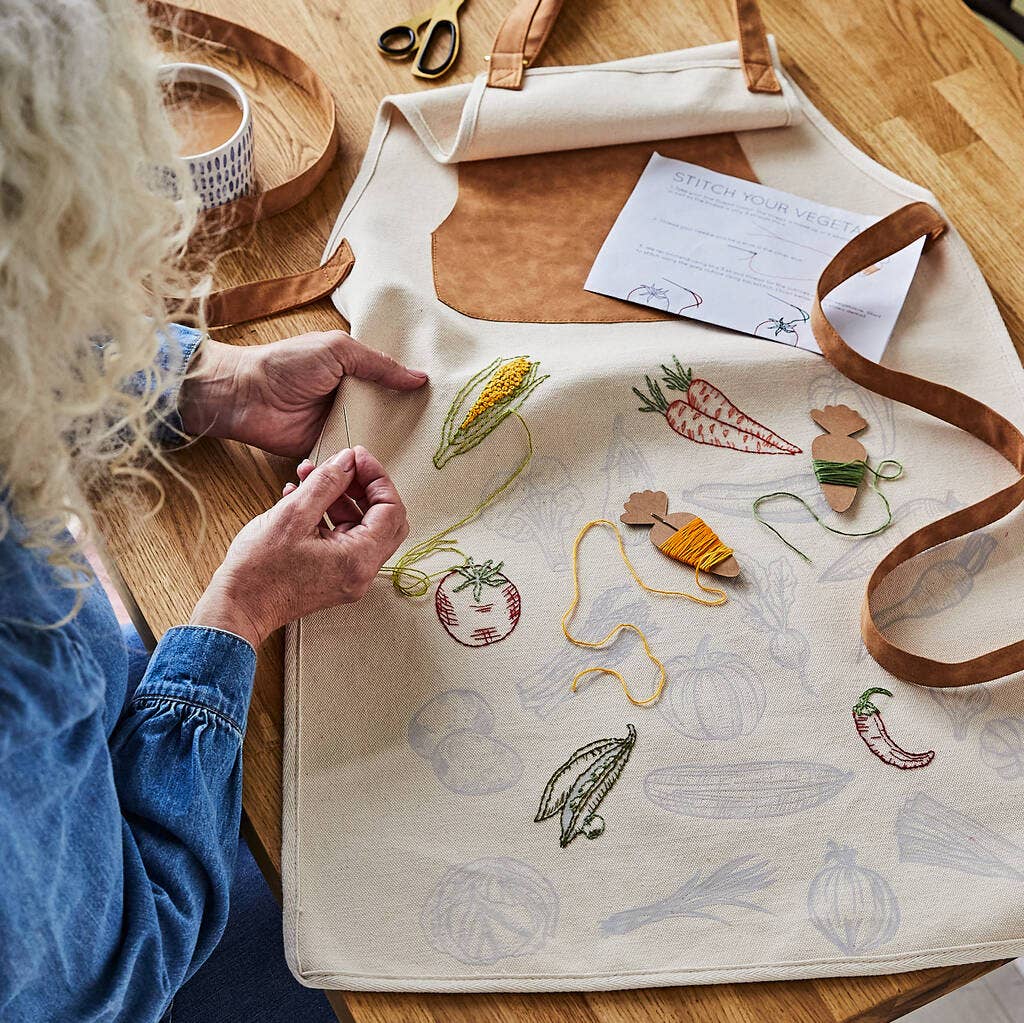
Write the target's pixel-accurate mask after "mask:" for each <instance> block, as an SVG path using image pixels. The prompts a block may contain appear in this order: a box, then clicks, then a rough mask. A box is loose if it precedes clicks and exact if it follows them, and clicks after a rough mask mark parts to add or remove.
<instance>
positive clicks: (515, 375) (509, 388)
mask: <svg viewBox="0 0 1024 1023" xmlns="http://www.w3.org/2000/svg"><path fill="white" fill-rule="evenodd" d="M529 372H530V360H529V359H527V358H526V356H524V355H519V356H517V357H516V358H514V359H513V360H512V361H511V362H507V363H505V365H504V366H501V367H500V368H499V369H498V371H497V372H496V373H495V374H494V376H493V377H491V379H490V380H489V381H488V382H487V386H486V387H485V388H484V389H483V390H482V391H481V392H480V397H479V398H477V400H476V402H475V403H474V405H473V407H472V408H471V409H470V410H469V411H468V412H467V413H466V418H465V419H463V420H462V425H461V426H460V427H459V429H460V430H465V429H466V427H468V426H469V425H470V424H471V423H472V422H473V420H474V419H477V418H478V417H479V416H481V415H482V414H483V413H484V412H486V411H487V410H488V409H489V408H493V407H494V406H495V405H497V404H498V402H500V401H504V400H505V399H506V398H509V397H510V396H511V395H513V394H515V393H516V391H518V390H519V387H520V385H521V384H522V382H523V381H524V380H525V379H526V374H527V373H529Z"/></svg>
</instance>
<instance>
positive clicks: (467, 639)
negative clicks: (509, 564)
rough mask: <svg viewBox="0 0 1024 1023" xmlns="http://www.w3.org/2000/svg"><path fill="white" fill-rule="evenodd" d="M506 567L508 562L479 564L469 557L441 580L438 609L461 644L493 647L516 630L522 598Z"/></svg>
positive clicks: (445, 625) (437, 597) (437, 593)
mask: <svg viewBox="0 0 1024 1023" xmlns="http://www.w3.org/2000/svg"><path fill="white" fill-rule="evenodd" d="M504 567H505V562H504V561H499V562H498V563H497V564H495V563H494V562H493V561H490V560H488V561H484V562H482V563H481V564H477V563H476V562H475V561H474V560H473V559H472V558H467V559H466V561H465V563H464V564H462V565H458V566H457V567H455V568H453V569H452V570H451V571H450V572H448V573H447V574H446V575H445V576H444V577H443V578H442V579H441V580H440V581H439V582H438V584H437V590H436V591H435V593H434V609H435V610H436V612H437V617H438V619H439V620H440V622H441V625H442V626H443V627H444V630H445V632H447V633H448V635H449V636H451V637H452V639H454V640H455V641H456V642H457V643H461V644H462V645H463V646H466V647H483V646H490V645H491V644H492V643H498V642H500V641H501V640H503V639H507V638H508V637H509V636H511V635H512V633H513V632H514V631H515V628H516V626H517V625H518V624H519V618H520V615H521V613H522V599H521V597H520V595H519V589H518V588H517V587H516V585H515V583H513V582H512V581H511V580H510V579H509V578H508V576H507V575H505V573H504V571H503V569H504ZM495 591H497V592H495Z"/></svg>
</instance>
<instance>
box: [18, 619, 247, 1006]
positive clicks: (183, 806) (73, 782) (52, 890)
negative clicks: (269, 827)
mask: <svg viewBox="0 0 1024 1023" xmlns="http://www.w3.org/2000/svg"><path fill="white" fill-rule="evenodd" d="M30 632H33V633H34V634H35V635H34V638H33V636H32V635H30V634H29V633H30ZM5 634H6V637H7V638H6V639H5ZM255 660H256V657H255V653H254V651H253V649H252V647H251V646H250V645H249V644H248V643H246V642H245V641H244V640H242V639H240V638H239V637H237V636H234V635H232V634H230V633H227V632H221V631H219V630H217V629H208V628H198V627H192V626H184V627H181V628H175V629H171V630H170V631H169V632H168V633H167V634H166V635H165V636H164V637H163V639H162V640H161V641H160V644H159V646H158V647H157V649H156V652H155V653H154V654H153V657H152V660H151V662H150V665H149V668H148V670H147V672H146V674H145V676H144V678H143V680H142V682H141V683H140V684H139V686H138V688H137V689H136V691H135V694H134V696H132V698H131V699H130V701H129V702H128V703H127V705H126V706H125V709H124V712H123V713H122V715H121V717H120V719H119V721H118V723H117V724H116V725H115V727H114V730H113V732H112V733H111V734H110V735H109V736H108V735H107V734H106V732H105V728H104V724H103V713H102V700H99V701H97V700H96V699H95V698H93V699H90V698H89V693H90V691H92V692H93V694H94V696H95V690H96V688H97V687H96V685H95V680H94V679H92V678H91V677H90V671H89V665H90V658H89V655H88V651H84V650H83V649H82V648H81V646H80V645H78V644H76V643H75V642H74V641H71V640H68V639H67V638H66V637H63V636H61V634H60V633H59V632H58V633H54V632H46V630H40V629H34V630H31V629H29V628H26V629H24V630H21V631H19V632H18V633H17V635H15V636H14V638H13V639H12V638H11V630H10V628H9V627H6V626H5V627H0V665H2V667H0V708H2V710H3V713H2V714H0V817H2V820H3V827H2V828H0V862H2V863H3V867H4V870H3V875H4V884H3V886H2V890H0V935H2V940H0V1020H7V1019H11V1020H14V1019H18V1020H22V1019H24V1020H28V1019H40V1020H42V1019H54V1020H56V1019H60V1020H62V1021H64V1023H79V1021H85V1020H90V1021H91V1020H97V1019H107V1020H131V1021H132V1023H148V1021H156V1020H158V1019H159V1018H160V1016H161V1015H162V1014H163V1013H164V1012H165V1011H166V1009H167V1006H168V1004H169V1002H170V1000H171V998H172V997H173V995H174V992H175V991H176V990H177V989H178V988H179V987H180V986H181V984H182V983H183V982H184V981H185V980H187V979H188V978H189V977H190V976H191V975H192V974H193V973H194V972H195V970H196V969H198V967H199V966H200V965H201V964H202V962H203V961H204V960H205V959H206V957H207V956H208V955H209V954H210V952H211V951H212V949H213V947H214V946H215V945H216V943H217V941H218V939H219V937H220V935H221V933H222V932H223V929H224V926H225V923H226V920H227V912H228V890H229V885H230V879H231V874H232V872H233V869H234V857H235V851H236V848H237V837H238V827H239V819H240V815H241V795H242V737H243V733H244V729H245V723H246V712H247V708H248V705H249V698H250V695H251V692H252V682H253V675H254V672H255ZM54 679H56V680H57V682H59V684H57V685H55V684H54Z"/></svg>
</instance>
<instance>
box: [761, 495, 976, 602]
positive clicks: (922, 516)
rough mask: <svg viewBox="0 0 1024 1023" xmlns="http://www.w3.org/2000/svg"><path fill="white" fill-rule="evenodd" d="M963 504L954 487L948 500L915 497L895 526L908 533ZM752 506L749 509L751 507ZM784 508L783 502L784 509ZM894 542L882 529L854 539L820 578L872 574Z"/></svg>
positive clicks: (898, 515)
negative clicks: (958, 498)
mask: <svg viewBox="0 0 1024 1023" xmlns="http://www.w3.org/2000/svg"><path fill="white" fill-rule="evenodd" d="M961 507H962V504H961V502H960V501H958V500H957V499H956V497H955V496H954V494H953V493H952V491H950V492H949V493H948V494H947V495H946V497H945V499H944V500H938V499H936V498H933V497H915V498H912V499H911V500H909V501H907V502H905V503H904V504H902V505H900V506H899V507H898V508H897V510H896V513H895V517H894V521H895V523H896V524H895V525H894V530H895V531H899V532H902V533H903V534H905V535H909V534H910V533H912V532H913V531H914V530H915V529H916V528H917V527H918V526H922V525H924V523H925V522H928V521H930V520H932V519H934V518H937V517H939V516H941V515H946V514H948V513H949V512H952V511H956V510H957V509H958V508H961ZM748 510H749V509H748ZM781 511H782V508H781V506H780V513H781ZM892 545H893V540H892V535H891V533H890V534H886V533H879V534H878V535H877V536H867V537H864V538H863V539H860V540H854V541H853V543H852V544H851V546H850V549H849V550H847V551H844V552H843V553H842V554H841V555H840V556H839V557H838V558H836V560H835V561H833V562H832V563H831V564H829V565H827V566H826V567H825V568H824V569H822V571H821V574H820V575H819V576H818V581H819V582H823V583H839V582H847V581H849V580H851V579H863V578H865V577H867V576H868V575H870V574H871V572H872V571H873V570H874V567H875V565H877V564H878V562H879V561H881V560H882V557H883V555H885V554H886V553H888V551H889V550H890V548H891V547H892Z"/></svg>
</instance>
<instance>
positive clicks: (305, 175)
mask: <svg viewBox="0 0 1024 1023" xmlns="http://www.w3.org/2000/svg"><path fill="white" fill-rule="evenodd" d="M146 7H147V9H148V11H149V16H150V20H151V21H152V23H153V24H154V25H156V26H158V27H160V28H164V29H167V30H168V31H172V32H179V33H182V34H184V35H187V36H191V37H192V38H194V39H198V40H201V41H204V42H211V43H216V44H218V45H220V46H227V47H230V48H231V49H233V50H236V51H237V52H239V53H243V54H245V55H246V56H247V57H252V58H254V59H256V60H258V61H260V62H261V63H263V64H266V65H267V66H268V67H272V68H273V69H274V70H275V71H277V72H279V73H280V74H282V75H284V77H285V78H287V79H288V80H289V81H290V82H293V83H294V84H295V85H297V86H298V87H299V88H300V89H302V91H303V92H305V93H307V94H308V95H309V96H310V97H311V98H312V99H313V101H314V103H315V104H316V106H317V108H318V109H319V110H320V111H321V112H322V113H323V118H324V125H325V128H324V131H325V135H324V138H323V140H322V141H321V142H320V144H319V145H318V146H315V147H314V152H315V154H316V155H315V156H314V157H313V158H312V159H311V160H310V161H309V163H307V165H306V166H305V167H304V168H303V169H302V170H301V171H299V172H298V174H295V175H294V176H293V177H291V178H289V179H288V180H287V181H284V182H282V183H281V184H279V185H275V186H274V187H273V188H268V189H267V190H266V191H265V192H260V193H258V194H256V195H251V196H244V197H243V198H241V199H236V200H235V201H234V202H232V203H229V204H228V205H227V206H224V207H219V208H218V210H211V211H210V214H209V216H210V217H212V218H216V217H217V216H223V217H224V218H225V219H227V220H229V222H230V226H231V227H239V226H241V225H242V224H250V223H252V222H253V221H255V220H264V219H266V218H267V217H272V216H274V214H276V213H281V212H282V211H283V210H287V209H291V207H292V206H294V205H295V204H296V203H299V202H301V201H302V200H303V199H305V198H306V196H307V195H309V193H310V192H312V191H313V189H314V188H316V186H317V185H318V184H319V183H320V181H321V180H322V179H323V176H324V175H325V174H326V173H327V170H328V168H329V167H330V165H331V163H332V162H333V161H334V157H335V154H336V153H337V151H338V119H337V116H336V111H335V106H334V97H333V96H332V95H331V91H330V89H328V88H327V86H326V85H325V84H324V82H323V80H322V79H321V78H320V76H319V75H318V74H317V73H316V72H315V71H314V70H313V69H312V68H311V67H310V66H309V65H308V64H307V63H306V62H305V61H304V60H303V59H302V58H301V57H300V56H299V55H298V54H297V53H295V52H294V51H292V50H289V49H288V47H287V46H282V45H281V44H280V43H277V42H274V40H273V39H268V38H267V37H266V36H265V35H261V34H260V33H259V32H256V31H254V30H253V29H251V28H246V27H245V26H244V25H239V24H237V23H236V22H233V21H228V20H227V19H226V18H218V17H216V16H215V15H212V14H204V13H203V12H202V11H194V10H189V9H188V8H185V7H179V6H178V5H177V4H172V3H167V2H166V0H147V3H146Z"/></svg>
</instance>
